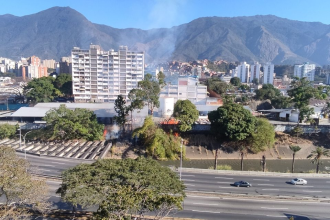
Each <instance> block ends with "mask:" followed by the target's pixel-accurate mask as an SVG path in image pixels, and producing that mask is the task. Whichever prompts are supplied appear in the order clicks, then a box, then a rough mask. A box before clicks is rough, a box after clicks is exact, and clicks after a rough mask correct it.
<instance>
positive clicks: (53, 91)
mask: <svg viewBox="0 0 330 220" xmlns="http://www.w3.org/2000/svg"><path fill="white" fill-rule="evenodd" d="M54 81H55V79H54V78H53V77H41V78H35V79H33V80H32V81H30V82H29V83H28V84H27V85H26V86H25V87H24V94H26V97H27V100H28V102H31V103H38V102H51V101H53V99H54V98H55V97H57V96H60V95H61V91H60V90H58V89H57V88H55V86H54Z"/></svg>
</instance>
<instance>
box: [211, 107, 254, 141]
mask: <svg viewBox="0 0 330 220" xmlns="http://www.w3.org/2000/svg"><path fill="white" fill-rule="evenodd" d="M208 117H209V120H210V122H211V132H213V133H214V134H215V135H216V136H217V138H218V139H219V140H220V139H223V140H232V141H241V140H244V139H245V138H247V137H249V136H250V135H251V133H252V132H254V130H255V122H256V119H255V117H254V116H253V115H252V114H251V113H250V112H249V111H248V110H246V109H244V108H243V106H241V105H239V104H235V103H232V102H227V103H225V105H223V106H221V107H219V108H218V109H217V110H215V111H212V112H210V113H209V114H208Z"/></svg>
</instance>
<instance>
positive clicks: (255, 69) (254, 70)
mask: <svg viewBox="0 0 330 220" xmlns="http://www.w3.org/2000/svg"><path fill="white" fill-rule="evenodd" d="M260 67H261V65H260V64H259V63H258V62H254V64H252V65H251V71H250V76H251V77H250V83H252V81H253V80H254V79H257V80H258V82H260V81H259V79H260Z"/></svg>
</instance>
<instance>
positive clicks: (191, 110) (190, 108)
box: [173, 99, 199, 132]
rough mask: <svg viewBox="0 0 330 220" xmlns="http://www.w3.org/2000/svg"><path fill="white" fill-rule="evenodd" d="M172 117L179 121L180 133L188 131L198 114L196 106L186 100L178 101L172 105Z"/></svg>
mask: <svg viewBox="0 0 330 220" xmlns="http://www.w3.org/2000/svg"><path fill="white" fill-rule="evenodd" d="M173 115H174V117H175V118H176V119H178V120H179V121H180V124H179V129H180V131H181V132H185V131H189V130H191V129H192V125H193V124H194V122H195V121H197V119H198V116H199V112H198V110H197V109H196V106H195V105H194V104H193V103H192V102H191V101H189V100H188V99H187V100H178V101H177V102H176V103H175V105H174V113H173Z"/></svg>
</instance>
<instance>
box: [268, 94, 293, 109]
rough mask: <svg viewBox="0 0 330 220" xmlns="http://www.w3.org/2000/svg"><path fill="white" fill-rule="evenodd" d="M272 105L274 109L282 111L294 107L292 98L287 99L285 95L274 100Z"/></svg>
mask: <svg viewBox="0 0 330 220" xmlns="http://www.w3.org/2000/svg"><path fill="white" fill-rule="evenodd" d="M271 103H272V106H273V107H274V108H281V109H283V108H284V109H285V108H289V107H290V106H291V105H292V103H291V98H290V97H285V96H283V95H280V96H276V97H274V98H272V99H271Z"/></svg>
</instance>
